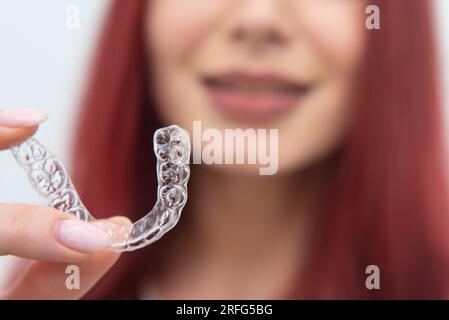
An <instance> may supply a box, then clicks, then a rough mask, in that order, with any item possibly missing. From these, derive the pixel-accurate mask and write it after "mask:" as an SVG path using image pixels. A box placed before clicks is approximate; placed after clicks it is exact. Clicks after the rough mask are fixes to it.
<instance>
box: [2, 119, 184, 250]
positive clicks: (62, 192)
mask: <svg viewBox="0 0 449 320" xmlns="http://www.w3.org/2000/svg"><path fill="white" fill-rule="evenodd" d="M153 149H154V153H155V155H156V158H157V167H156V170H157V177H158V189H157V201H156V204H155V205H154V207H153V209H152V210H151V211H150V212H149V213H147V215H145V216H144V217H143V218H141V219H140V220H138V221H136V222H135V223H134V224H133V225H132V226H131V227H128V228H127V227H119V226H115V225H114V227H113V228H111V224H108V226H107V227H106V228H105V229H106V230H107V231H108V232H109V233H110V235H111V237H112V239H113V243H112V244H111V246H110V248H109V249H110V250H113V251H118V252H125V251H133V250H136V249H139V248H142V247H145V246H147V245H149V244H151V243H153V242H155V241H157V240H159V239H160V238H161V237H162V236H163V235H164V234H165V233H167V232H168V231H169V230H171V229H172V228H173V227H174V226H175V225H176V223H177V222H178V220H179V218H180V215H181V211H182V209H183V208H184V206H185V204H186V202H187V182H188V180H189V177H190V168H189V160H190V136H189V133H188V131H187V130H185V129H182V128H180V127H178V126H176V125H172V126H169V127H165V128H161V129H158V130H157V131H156V132H155V133H154V138H153ZM11 151H12V153H13V155H14V158H15V159H16V160H17V162H18V163H19V164H20V166H21V167H22V168H23V169H25V171H26V172H27V174H28V178H29V181H30V183H31V185H32V186H33V188H34V189H35V190H36V191H37V192H38V193H39V194H40V195H41V196H42V197H44V198H45V199H47V201H48V205H49V206H50V207H52V208H55V209H57V210H59V211H62V212H65V213H68V214H71V215H73V216H75V217H76V218H78V219H80V220H83V221H86V222H92V223H96V224H99V225H102V224H103V222H99V221H96V220H95V218H94V217H93V216H92V215H91V214H90V213H89V211H88V210H87V208H86V207H85V206H84V204H83V203H82V202H81V199H80V197H79V195H78V193H77V192H76V190H75V187H74V186H73V183H72V181H71V180H70V177H69V176H68V174H67V170H66V169H65V168H64V166H63V164H62V162H61V161H60V160H58V159H57V158H56V157H55V156H54V155H53V154H52V153H51V152H50V151H48V150H47V149H46V148H45V147H44V146H43V145H42V144H41V143H40V142H39V141H38V140H37V139H35V138H30V139H28V140H25V141H23V142H21V143H19V144H16V145H13V146H12V147H11Z"/></svg>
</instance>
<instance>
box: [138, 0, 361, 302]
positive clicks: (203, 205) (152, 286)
mask: <svg viewBox="0 0 449 320" xmlns="http://www.w3.org/2000/svg"><path fill="white" fill-rule="evenodd" d="M364 19H365V15H364V5H363V2H362V1H351V0H340V1H326V0H302V1H298V0H282V1H280V0H246V1H240V0H215V1H207V2H205V1H201V0H190V1H177V0H155V1H152V2H151V3H150V4H149V5H148V11H147V22H146V25H145V28H146V29H145V31H146V39H147V44H148V45H147V47H148V48H149V49H148V55H149V56H150V57H151V62H152V63H151V74H152V76H153V77H154V79H153V80H154V83H155V84H156V87H155V88H154V90H152V92H153V95H155V98H156V101H157V105H158V106H159V110H158V111H159V113H160V115H161V117H162V119H163V120H165V122H167V123H177V124H180V125H181V126H183V127H185V128H188V129H191V128H192V121H193V120H201V121H202V126H203V128H217V129H219V130H222V131H223V130H224V129H225V128H277V129H279V168H278V173H277V174H276V175H275V176H269V177H261V176H259V175H257V174H256V173H255V172H256V171H255V170H254V166H253V167H252V166H250V165H240V166H233V165H229V166H224V165H216V166H196V167H194V168H193V174H192V182H191V183H190V185H189V193H190V195H191V196H190V198H189V206H190V208H191V211H193V213H190V212H189V214H192V217H190V218H191V224H190V226H189V228H187V227H182V226H181V227H179V230H177V234H176V240H174V241H172V243H171V245H170V246H169V249H167V250H166V255H165V256H164V257H163V258H161V260H162V261H163V267H162V270H164V271H163V272H161V274H158V275H157V277H149V279H148V281H147V287H146V289H144V291H145V290H147V292H148V294H149V297H154V295H155V296H156V297H157V298H168V299H171V298H173V299H176V298H181V299H182V298H203V299H204V298H206V299H210V298H218V299H220V298H221V299H228V298H231V299H235V298H237V299H240V298H248V297H251V298H255V299H259V298H260V299H265V298H279V297H282V296H284V295H286V294H288V292H289V290H290V289H292V283H294V280H295V279H296V277H297V275H298V271H300V270H302V268H303V266H304V264H305V262H306V261H307V255H308V249H309V248H310V245H311V242H312V241H313V238H312V235H313V230H314V225H315V224H316V223H318V222H317V220H318V208H319V204H320V203H322V202H323V197H324V192H325V188H326V185H327V184H328V182H329V179H330V178H331V177H332V173H333V171H334V169H333V164H332V163H329V161H328V160H327V158H328V156H329V155H330V154H331V153H332V151H334V150H335V149H336V148H337V147H338V146H340V145H341V144H342V143H343V142H344V137H345V133H346V130H347V128H348V125H349V124H350V119H351V101H352V99H353V98H354V95H353V93H354V91H355V90H356V86H355V82H356V80H355V79H356V76H357V74H358V69H359V66H360V63H361V58H362V54H363V48H364V40H365V37H364V33H363V28H364ZM168 22H169V23H168ZM181 35H182V36H181ZM236 35H240V36H236ZM233 69H243V70H250V71H259V72H264V71H269V72H275V73H277V74H280V75H282V76H285V77H288V78H290V79H294V80H296V81H300V82H303V83H308V84H312V85H313V89H312V91H311V92H309V93H308V95H307V96H305V98H304V99H302V100H301V101H300V102H298V106H295V108H293V109H292V110H289V111H288V113H287V114H285V115H282V116H277V117H272V118H269V119H264V120H263V121H253V120H252V119H244V120H242V119H238V120H236V119H235V118H233V117H229V116H227V115H224V114H222V113H220V112H217V110H216V108H214V107H213V105H211V102H210V101H209V100H208V98H207V94H206V90H205V88H204V86H203V84H202V83H201V81H199V80H198V79H200V78H201V77H202V76H203V75H205V74H210V73H217V72H226V71H229V70H233ZM180 92H182V94H179V93H180ZM292 190H294V192H295V193H294V195H292ZM261 195H263V201H261ZM291 199H295V201H291ZM185 248H189V250H188V251H186V250H185Z"/></svg>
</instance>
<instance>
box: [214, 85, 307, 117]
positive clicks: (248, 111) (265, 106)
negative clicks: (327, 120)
mask: <svg viewBox="0 0 449 320" xmlns="http://www.w3.org/2000/svg"><path fill="white" fill-rule="evenodd" d="M206 89H207V93H208V96H209V98H210V100H211V102H212V104H213V105H214V106H215V107H216V108H217V109H219V110H220V111H221V112H223V113H225V114H227V115H229V116H231V117H234V118H241V119H243V120H269V119H272V118H274V117H277V116H280V115H281V114H284V113H286V112H288V111H289V110H291V109H293V108H294V107H295V106H298V104H299V101H300V98H301V94H299V93H298V94H286V93H285V94H283V93H259V94H255V93H246V92H243V91H238V90H230V89H225V88H210V87H206Z"/></svg>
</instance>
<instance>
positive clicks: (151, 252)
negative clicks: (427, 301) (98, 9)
mask: <svg viewBox="0 0 449 320" xmlns="http://www.w3.org/2000/svg"><path fill="white" fill-rule="evenodd" d="M369 4H371V5H375V6H377V7H378V8H379V9H380V12H381V28H380V29H372V30H368V29H367V28H366V17H367V13H366V6H367V5H368V3H367V2H365V1H351V0H339V1H328V0H301V1H298V0H282V1H280V0H264V1H255V0H215V1H203V0H185V1H178V0H147V1H146V0H128V1H120V0H115V1H112V2H111V8H110V9H109V10H110V11H109V13H108V15H107V17H106V21H105V26H104V30H103V33H102V35H101V37H100V42H99V46H98V49H97V53H96V57H95V60H94V62H93V65H92V69H91V74H90V76H91V78H90V82H89V83H88V84H87V87H86V92H85V96H84V101H83V105H82V109H81V113H80V117H79V119H78V122H77V127H76V131H75V145H74V149H73V165H72V168H73V172H72V173H71V176H72V177H73V178H74V180H73V182H74V185H75V186H76V187H77V190H78V191H79V194H80V197H81V198H82V199H83V202H84V204H85V206H86V208H87V209H88V210H89V211H90V212H92V214H93V215H94V216H95V217H97V218H106V217H110V216H111V215H112V214H114V213H117V212H119V213H123V214H126V215H127V216H128V217H129V218H130V219H132V220H137V219H138V218H139V217H140V215H141V214H142V212H147V211H148V210H150V209H151V208H152V206H153V204H154V202H155V201H156V196H155V195H157V189H158V186H157V184H156V183H155V181H157V179H156V174H157V173H155V172H154V171H155V170H154V167H155V166H156V163H155V159H154V156H153V150H152V148H151V136H152V134H153V132H155V131H156V129H157V128H159V127H162V126H164V125H167V124H171V123H176V124H179V125H180V126H182V127H184V128H187V129H189V131H190V132H192V131H193V130H192V129H194V128H193V127H192V124H194V120H199V121H201V124H202V126H203V127H204V128H208V129H213V130H214V132H225V130H227V129H234V130H235V129H236V128H244V129H245V130H246V129H249V130H252V131H248V132H264V131H262V130H267V129H274V130H277V132H278V133H279V134H278V138H279V139H278V140H279V141H278V142H279V143H278V145H277V147H278V151H279V161H278V163H277V166H276V168H277V172H276V174H274V175H270V176H261V175H259V174H258V172H256V171H254V170H253V167H252V166H251V165H250V164H249V163H245V164H243V165H227V166H224V165H218V166H213V165H212V166H211V165H208V164H205V163H201V164H199V165H193V167H192V168H191V171H192V177H191V180H190V183H189V202H188V204H187V205H186V207H185V212H184V214H183V219H182V220H180V222H179V224H178V225H177V227H176V229H175V230H173V231H172V232H170V233H168V234H167V235H166V236H164V238H163V239H161V241H158V242H156V243H154V244H153V245H151V246H149V247H147V248H144V249H142V250H139V251H138V252H135V253H132V254H126V255H123V256H122V257H121V259H120V260H119V261H118V262H117V263H116V261H117V258H118V256H117V255H113V254H110V253H108V252H101V251H102V249H104V248H105V244H106V243H107V240H108V239H109V238H108V236H107V234H105V232H104V230H103V229H101V228H94V226H93V225H91V224H87V225H88V226H86V225H82V224H79V223H76V222H75V221H65V219H67V217H64V216H63V215H62V214H61V213H60V212H58V211H56V210H50V209H49V208H46V207H32V206H14V205H3V204H0V211H2V212H6V213H8V214H2V215H0V220H1V221H0V234H1V235H2V237H1V240H0V254H1V253H8V252H12V253H13V254H14V255H18V256H23V257H26V258H29V259H35V260H45V261H55V262H71V263H73V262H74V261H75V263H79V261H81V260H83V261H84V262H83V263H82V264H81V263H80V273H81V277H82V281H81V289H80V290H79V291H77V292H74V291H70V292H69V291H67V290H64V288H63V290H61V291H58V290H57V289H55V288H59V287H61V286H60V284H63V283H64V281H65V277H66V274H65V273H64V270H63V269H61V264H60V263H53V262H43V261H38V262H36V263H33V264H32V265H31V267H30V268H28V269H27V270H28V271H27V272H26V273H25V274H24V276H22V277H19V281H18V282H17V283H16V284H15V285H14V286H13V287H11V288H12V289H11V290H10V291H9V293H8V294H7V295H0V297H1V298H3V297H6V298H24V297H25V298H30V297H31V298H33V297H35V298H40V297H56V298H58V297H59V298H65V297H67V298H73V297H78V298H79V297H83V298H86V299H92V298H150V299H173V298H175V299H176V298H186V299H195V298H205V299H214V298H223V299H266V298H273V299H279V298H311V299H315V298H338V299H345V298H357V299H360V298H373V299H377V298H386V299H395V298H404V299H414V298H447V297H448V294H449V232H448V231H449V215H448V212H449V203H448V197H447V194H448V188H447V181H446V177H447V172H446V165H447V161H446V157H445V148H444V144H443V142H444V141H443V130H442V129H443V127H442V117H441V105H440V98H439V96H438V90H439V81H438V79H437V76H438V70H439V66H438V64H437V59H436V57H435V56H436V54H435V39H434V32H433V20H432V15H431V5H430V4H431V2H430V1H423V0H395V1H390V0H373V1H370V3H369ZM81 28H83V27H81ZM81 30H82V29H81ZM3 120H4V121H5V119H3ZM0 121H1V117H0ZM38 124H39V122H36V121H35V122H32V124H30V126H31V128H28V129H27V130H21V131H20V130H19V129H18V128H15V129H8V130H6V129H5V130H3V129H2V127H0V142H1V141H3V144H0V145H1V146H7V145H8V144H9V143H10V142H11V139H13V138H14V140H16V139H18V138H17V137H19V138H20V137H22V138H23V137H25V136H28V135H30V134H32V133H33V130H35V129H36V126H37V125H38ZM10 125H11V124H10ZM22 129H23V128H22ZM11 130H13V131H11ZM14 130H19V131H14ZM259 130H260V131H259ZM11 132H12V133H14V135H13V134H12V133H11ZM265 132H267V131H265ZM19 140H20V139H19ZM202 142H204V141H202ZM206 142H207V141H206ZM253 147H254V146H253V145H252V144H251V145H248V151H250V150H251V149H250V148H253ZM267 151H268V150H267ZM271 151H273V150H271V148H270V152H271ZM170 168H172V167H170V166H167V167H164V169H163V171H164V172H165V171H167V170H168V171H169V170H170ZM163 177H164V179H165V178H166V179H168V180H170V179H171V178H170V175H167V176H166V175H164V176H163ZM31 213H33V214H31ZM115 219H117V218H113V219H111V220H110V221H109V220H108V222H112V221H117V220H115ZM59 220H64V221H62V222H61V221H59ZM55 230H56V231H55ZM66 232H69V233H68V234H69V235H70V237H67V236H65V237H61V235H67V233H66ZM3 239H13V240H8V241H5V240H3ZM20 239H26V241H25V240H24V241H22V240H20ZM61 239H62V240H66V241H67V242H64V241H62V242H61V241H60V240H61ZM64 267H65V265H64ZM109 268H111V270H110V272H109V273H107V274H106V276H104V277H102V276H103V275H104V273H105V272H106V271H107V270H108V269H109ZM370 272H371V273H370ZM36 274H38V275H39V276H35V275H36ZM30 284H31V287H32V288H31V287H30ZM379 284H380V285H379ZM91 288H92V290H90V289H91ZM88 291H89V292H88ZM245 310H247V309H246V307H245ZM182 311H183V312H184V311H185V312H188V311H187V310H182Z"/></svg>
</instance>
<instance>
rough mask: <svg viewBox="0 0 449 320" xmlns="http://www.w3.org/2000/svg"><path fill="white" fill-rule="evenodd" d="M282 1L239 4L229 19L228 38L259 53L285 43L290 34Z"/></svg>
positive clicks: (257, 0) (251, 0)
mask: <svg viewBox="0 0 449 320" xmlns="http://www.w3.org/2000/svg"><path fill="white" fill-rule="evenodd" d="M283 2H284V1H283V0H240V1H239V2H238V5H237V6H236V9H235V11H234V14H233V16H232V18H231V23H230V27H229V32H228V34H229V38H230V39H231V41H232V42H234V43H237V44H241V45H244V46H245V47H248V48H252V49H254V50H257V52H260V51H263V50H265V49H268V48H273V47H282V46H285V45H287V44H288V43H289V41H290V38H291V34H290V27H289V22H288V14H286V12H285V10H284V9H285V8H283V7H282V3H283Z"/></svg>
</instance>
